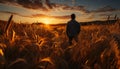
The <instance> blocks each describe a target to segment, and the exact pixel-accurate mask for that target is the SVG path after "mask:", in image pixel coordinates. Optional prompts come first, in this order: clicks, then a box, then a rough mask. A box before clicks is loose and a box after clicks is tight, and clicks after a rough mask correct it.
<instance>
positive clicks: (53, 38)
mask: <svg viewBox="0 0 120 69" xmlns="http://www.w3.org/2000/svg"><path fill="white" fill-rule="evenodd" d="M11 20H12V16H11V17H10V18H9V20H8V23H6V24H7V29H6V27H4V28H5V29H6V30H8V29H9V30H10V31H11V32H12V33H8V37H6V36H4V35H1V36H0V69H19V68H21V69H119V68H120V60H119V59H120V56H119V53H120V51H119V50H120V47H119V46H120V31H119V29H120V21H119V20H118V21H116V23H115V24H111V25H85V26H82V27H81V32H80V34H79V42H78V43H76V42H75V41H73V43H74V44H73V45H71V46H69V44H68V39H67V36H66V33H65V26H59V25H56V26H46V25H41V24H40V25H34V24H32V25H31V24H22V23H21V24H17V23H14V22H13V23H12V24H11V25H10V22H11ZM0 25H1V24H0ZM8 27H11V28H8ZM0 29H3V28H0ZM10 31H9V32H10Z"/></svg>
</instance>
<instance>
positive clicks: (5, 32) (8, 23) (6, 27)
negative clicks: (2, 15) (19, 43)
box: [4, 15, 13, 36]
mask: <svg viewBox="0 0 120 69" xmlns="http://www.w3.org/2000/svg"><path fill="white" fill-rule="evenodd" d="M12 18H13V15H11V16H10V18H9V20H8V22H7V24H6V26H5V29H4V34H5V35H6V36H8V33H9V31H8V30H9V28H10V26H11V21H12Z"/></svg>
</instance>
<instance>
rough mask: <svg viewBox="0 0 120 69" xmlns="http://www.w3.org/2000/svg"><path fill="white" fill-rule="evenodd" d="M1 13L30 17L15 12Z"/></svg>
mask: <svg viewBox="0 0 120 69" xmlns="http://www.w3.org/2000/svg"><path fill="white" fill-rule="evenodd" d="M0 13H6V14H13V15H18V16H22V17H29V16H26V15H22V14H19V13H15V12H9V11H0Z"/></svg>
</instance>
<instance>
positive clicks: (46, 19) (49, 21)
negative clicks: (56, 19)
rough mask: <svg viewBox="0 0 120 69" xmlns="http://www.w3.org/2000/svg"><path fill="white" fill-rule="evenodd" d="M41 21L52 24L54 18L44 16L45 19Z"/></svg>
mask: <svg viewBox="0 0 120 69" xmlns="http://www.w3.org/2000/svg"><path fill="white" fill-rule="evenodd" d="M41 21H42V22H43V23H45V24H51V23H52V21H53V20H52V19H50V18H43V19H41Z"/></svg>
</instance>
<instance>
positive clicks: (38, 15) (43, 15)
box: [30, 14, 70, 19]
mask: <svg viewBox="0 0 120 69" xmlns="http://www.w3.org/2000/svg"><path fill="white" fill-rule="evenodd" d="M30 17H32V18H34V17H49V18H56V19H69V18H70V15H64V16H49V15H45V14H34V15H31V16H30Z"/></svg>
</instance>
